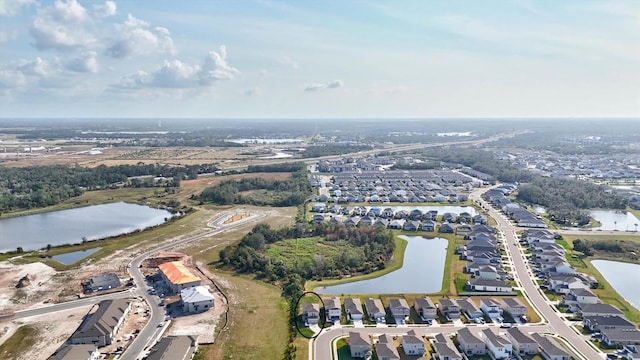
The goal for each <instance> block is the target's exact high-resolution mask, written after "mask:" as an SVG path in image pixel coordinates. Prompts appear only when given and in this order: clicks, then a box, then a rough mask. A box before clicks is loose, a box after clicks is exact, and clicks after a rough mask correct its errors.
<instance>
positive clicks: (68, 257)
mask: <svg viewBox="0 0 640 360" xmlns="http://www.w3.org/2000/svg"><path fill="white" fill-rule="evenodd" d="M100 249H101V248H99V247H97V248H93V249H87V250H81V251H74V252H70V253H66V254H60V255H54V256H52V257H51V258H52V259H53V260H55V261H57V262H59V263H62V264H65V265H71V264H73V263H75V262H76V261H79V260H82V259H84V258H86V257H87V256H89V255H91V254H93V253H94V252H96V251H98V250H100Z"/></svg>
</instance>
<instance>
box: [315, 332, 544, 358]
mask: <svg viewBox="0 0 640 360" xmlns="http://www.w3.org/2000/svg"><path fill="white" fill-rule="evenodd" d="M467 327H469V329H470V330H471V331H473V332H474V333H477V334H479V333H480V331H482V330H484V329H486V328H489V327H492V328H494V329H495V328H497V326H489V325H475V324H474V325H469V326H467ZM462 328H463V326H453V325H436V326H426V325H422V326H410V327H364V328H354V327H341V328H330V329H324V330H323V331H322V333H321V334H320V335H319V336H318V337H317V338H316V339H315V341H314V342H313V352H312V353H309V359H316V360H322V359H331V358H332V357H331V356H332V354H331V352H332V350H333V349H332V348H333V347H332V346H331V343H332V342H333V340H335V339H336V338H340V337H343V336H348V335H349V332H357V333H361V334H367V335H381V334H389V335H403V334H406V333H407V332H408V331H409V330H414V331H415V332H416V333H417V334H418V335H419V336H433V335H436V334H449V335H452V334H454V333H455V332H457V331H458V330H460V329H462ZM521 328H522V329H523V330H524V329H526V331H529V332H540V333H546V332H549V327H548V326H546V325H525V326H522V327H521ZM312 356H314V357H312Z"/></svg>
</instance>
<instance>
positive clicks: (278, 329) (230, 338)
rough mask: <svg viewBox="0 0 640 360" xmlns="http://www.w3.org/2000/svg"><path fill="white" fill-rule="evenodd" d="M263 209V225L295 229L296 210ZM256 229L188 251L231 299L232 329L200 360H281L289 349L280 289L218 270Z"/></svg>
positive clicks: (235, 231)
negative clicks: (224, 256)
mask: <svg viewBox="0 0 640 360" xmlns="http://www.w3.org/2000/svg"><path fill="white" fill-rule="evenodd" d="M247 208H248V209H249V208H250V209H257V208H256V207H251V206H247ZM260 209H262V210H264V211H269V213H270V214H269V216H268V217H266V218H265V219H264V220H262V222H265V223H268V224H269V225H271V226H272V227H274V228H278V227H281V226H286V225H292V224H293V222H294V219H295V215H296V208H293V207H292V208H260ZM253 226H254V225H253V224H251V225H247V226H243V227H241V228H237V229H233V230H231V231H229V232H224V233H222V234H219V235H217V236H216V237H214V238H210V239H207V240H205V241H200V242H198V243H195V244H192V245H190V246H189V247H188V248H186V249H184V251H185V252H186V253H188V254H190V255H192V256H193V257H194V259H196V260H198V261H204V262H207V263H208V264H209V265H208V269H209V271H210V272H211V273H212V274H213V277H214V280H216V281H218V283H217V285H218V286H220V287H221V288H222V290H223V291H224V293H225V294H226V295H227V296H228V298H229V312H228V319H229V323H228V326H227V328H226V329H224V330H223V329H216V331H220V332H219V335H218V336H219V337H218V339H217V340H216V344H215V345H204V346H202V347H201V354H200V355H198V356H199V358H200V359H205V360H213V359H254V358H264V359H278V358H280V357H281V356H282V353H283V352H284V349H285V347H286V345H287V342H288V336H289V335H288V325H287V304H286V302H285V301H284V299H283V298H282V297H281V296H280V289H279V288H278V287H276V286H273V285H269V284H265V283H264V282H262V281H258V280H254V279H251V278H249V277H246V276H239V275H235V274H231V273H229V272H226V271H219V270H218V269H216V268H215V264H216V262H217V261H218V260H219V257H218V253H219V252H220V250H221V249H222V248H224V247H226V246H230V245H233V244H235V243H236V242H238V241H239V240H240V239H241V238H242V236H244V235H245V234H246V233H247V232H248V231H249V230H250V228H251V227H253Z"/></svg>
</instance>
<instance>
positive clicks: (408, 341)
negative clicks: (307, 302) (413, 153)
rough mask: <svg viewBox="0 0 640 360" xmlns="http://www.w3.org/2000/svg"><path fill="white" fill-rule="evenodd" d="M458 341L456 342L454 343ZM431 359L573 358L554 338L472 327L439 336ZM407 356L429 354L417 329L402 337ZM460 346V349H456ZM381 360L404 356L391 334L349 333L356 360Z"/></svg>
mask: <svg viewBox="0 0 640 360" xmlns="http://www.w3.org/2000/svg"><path fill="white" fill-rule="evenodd" d="M454 340H455V341H454ZM429 342H430V344H431V349H432V353H431V358H432V359H436V360H462V359H467V357H468V356H484V355H489V356H490V357H491V358H492V359H511V358H514V357H516V355H517V356H518V357H520V356H530V355H536V354H540V355H541V356H542V357H543V358H545V359H546V360H570V359H571V355H570V354H569V353H568V352H567V351H566V350H565V349H564V348H563V347H562V346H561V345H560V344H559V343H558V342H556V341H555V340H554V339H553V338H552V337H548V336H542V335H540V334H537V333H526V332H523V331H521V330H520V329H519V328H511V329H508V330H507V331H506V332H504V333H498V332H496V331H494V330H492V329H489V328H486V329H483V330H481V331H480V332H479V333H474V332H473V331H471V330H470V329H469V328H463V329H460V330H459V331H458V332H457V333H456V334H455V337H454V338H453V339H452V338H451V337H449V336H447V335H445V334H442V333H440V334H437V335H435V337H433V338H430V339H429ZM399 343H400V345H401V347H402V349H403V351H404V353H405V355H408V356H422V355H424V354H425V352H426V347H425V340H424V338H422V337H421V336H419V335H418V334H417V333H416V332H415V331H414V330H410V331H409V332H408V333H407V334H406V335H402V336H401V338H400V341H399ZM456 344H457V346H456ZM372 346H373V349H374V350H375V354H376V355H377V357H378V359H381V360H399V359H400V354H399V352H398V349H397V348H396V346H395V342H394V339H393V338H392V337H391V336H390V335H387V334H385V335H381V336H379V337H378V339H377V341H376V342H373V341H372V339H371V337H370V336H368V335H365V334H362V333H359V332H355V331H353V332H350V333H349V350H350V352H351V357H352V358H371V356H372V355H373V351H372Z"/></svg>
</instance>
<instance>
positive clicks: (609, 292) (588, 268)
mask: <svg viewBox="0 0 640 360" xmlns="http://www.w3.org/2000/svg"><path fill="white" fill-rule="evenodd" d="M564 238H565V239H566V241H567V243H568V244H572V241H573V240H575V239H583V240H619V239H621V238H624V239H625V240H633V241H640V236H637V235H632V236H629V235H627V236H624V237H621V236H617V235H603V236H599V235H591V236H582V235H570V236H566V235H565V236H564ZM578 254H579V253H577V252H574V251H573V250H569V251H567V261H568V262H569V264H571V265H572V266H573V267H575V268H576V270H578V271H579V272H583V273H586V274H589V275H592V276H593V277H595V278H596V280H598V284H599V286H598V288H597V289H593V292H594V293H595V294H596V295H598V297H599V298H600V300H602V302H605V303H608V304H611V305H613V306H616V307H618V308H619V309H620V310H622V311H623V312H624V315H625V316H626V317H627V318H628V319H629V320H630V321H632V322H634V323H636V324H638V323H640V311H639V310H638V309H636V308H635V307H633V306H632V305H631V304H630V303H629V302H627V301H626V300H625V299H624V298H623V297H622V296H621V295H620V294H618V293H617V292H616V291H615V289H614V288H613V287H612V286H611V284H609V282H608V281H607V280H606V279H605V278H604V276H602V274H600V272H599V271H598V270H597V269H596V268H595V266H593V264H592V263H591V261H592V260H599V259H601V260H611V261H624V262H629V263H635V264H638V263H640V262H638V261H631V260H630V259H628V258H621V257H619V256H616V255H611V256H602V255H600V254H598V255H597V256H594V257H588V258H583V257H574V256H572V255H576V256H577V255H578Z"/></svg>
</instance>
